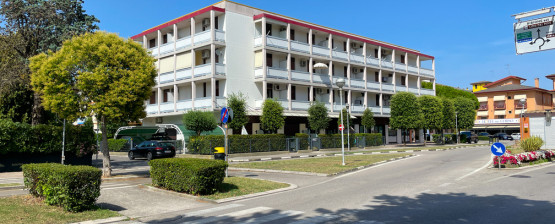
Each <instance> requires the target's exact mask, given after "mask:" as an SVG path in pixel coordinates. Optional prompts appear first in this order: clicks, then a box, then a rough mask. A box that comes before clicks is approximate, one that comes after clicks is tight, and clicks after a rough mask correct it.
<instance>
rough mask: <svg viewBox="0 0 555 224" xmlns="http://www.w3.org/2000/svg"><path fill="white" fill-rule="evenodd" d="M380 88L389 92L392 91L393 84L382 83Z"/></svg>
mask: <svg viewBox="0 0 555 224" xmlns="http://www.w3.org/2000/svg"><path fill="white" fill-rule="evenodd" d="M382 90H383V91H391V92H393V90H394V86H393V85H391V84H387V83H382Z"/></svg>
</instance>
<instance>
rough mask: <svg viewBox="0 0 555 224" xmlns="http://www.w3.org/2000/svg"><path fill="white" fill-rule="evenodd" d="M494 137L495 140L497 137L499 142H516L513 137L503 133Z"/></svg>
mask: <svg viewBox="0 0 555 224" xmlns="http://www.w3.org/2000/svg"><path fill="white" fill-rule="evenodd" d="M493 137H494V138H495V137H497V138H499V140H511V141H512V140H514V139H513V137H512V136H510V135H508V134H507V133H502V132H499V133H495V134H494V135H493Z"/></svg>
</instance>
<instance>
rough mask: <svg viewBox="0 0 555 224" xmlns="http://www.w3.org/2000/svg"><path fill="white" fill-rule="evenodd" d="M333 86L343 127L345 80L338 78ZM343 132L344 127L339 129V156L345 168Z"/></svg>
mask: <svg viewBox="0 0 555 224" xmlns="http://www.w3.org/2000/svg"><path fill="white" fill-rule="evenodd" d="M335 84H336V85H337V87H339V102H340V104H341V108H342V109H341V112H340V115H339V116H340V117H341V118H340V119H341V125H343V86H345V79H343V78H339V79H337V81H335ZM347 120H348V119H347ZM343 130H345V127H343V129H341V156H342V157H343V163H342V165H343V166H345V140H343V132H344V131H343Z"/></svg>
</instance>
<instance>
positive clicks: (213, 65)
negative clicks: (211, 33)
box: [210, 44, 216, 77]
mask: <svg viewBox="0 0 555 224" xmlns="http://www.w3.org/2000/svg"><path fill="white" fill-rule="evenodd" d="M210 70H211V71H212V77H214V76H215V75H216V45H215V44H210Z"/></svg>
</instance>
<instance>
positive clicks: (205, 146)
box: [187, 134, 287, 155]
mask: <svg viewBox="0 0 555 224" xmlns="http://www.w3.org/2000/svg"><path fill="white" fill-rule="evenodd" d="M228 143H229V153H245V152H268V151H280V150H285V149H287V148H286V140H285V135H282V134H264V135H230V136H228ZM223 146H224V136H223V135H203V136H193V137H191V138H190V139H189V144H188V145H187V149H188V150H189V153H193V154H203V155H210V154H213V153H214V148H215V147H223Z"/></svg>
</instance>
